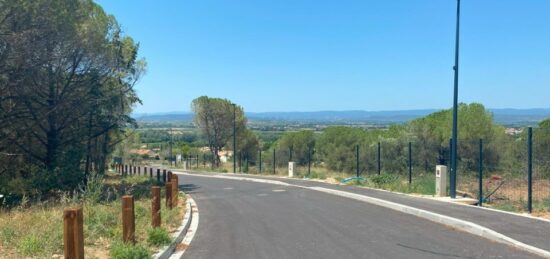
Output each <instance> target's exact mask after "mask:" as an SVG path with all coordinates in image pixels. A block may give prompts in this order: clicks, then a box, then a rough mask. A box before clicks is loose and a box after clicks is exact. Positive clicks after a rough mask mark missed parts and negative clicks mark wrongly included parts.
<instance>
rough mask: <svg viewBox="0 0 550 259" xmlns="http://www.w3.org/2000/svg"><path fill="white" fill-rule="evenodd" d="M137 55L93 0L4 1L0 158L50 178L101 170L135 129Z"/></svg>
mask: <svg viewBox="0 0 550 259" xmlns="http://www.w3.org/2000/svg"><path fill="white" fill-rule="evenodd" d="M137 52H138V44H136V43H135V42H134V41H133V40H132V38H130V37H128V36H124V35H123V34H122V32H121V29H120V26H119V25H118V23H117V22H116V19H115V18H114V17H113V16H110V15H108V14H106V13H105V12H104V11H103V9H102V8H101V7H100V6H99V5H97V4H95V3H94V2H93V1H91V0H59V1H48V0H36V1H25V0H13V1H0V152H1V153H9V154H13V155H14V157H19V158H20V159H19V160H20V161H19V162H18V163H23V162H25V164H30V165H33V167H34V168H35V169H33V170H36V168H38V169H39V170H38V171H40V170H42V171H44V172H48V173H49V174H52V173H55V174H67V173H68V172H72V173H73V174H77V175H79V176H80V178H82V177H83V176H84V175H85V174H86V173H87V172H89V171H90V169H91V168H92V165H93V168H94V169H96V170H97V171H102V170H103V169H104V165H105V161H106V159H107V157H108V154H109V153H110V152H111V151H112V150H113V145H114V144H115V143H117V142H118V141H119V139H120V138H121V137H123V136H124V128H126V127H127V126H128V125H132V124H133V123H134V122H133V120H132V119H131V118H130V117H129V113H130V112H131V108H132V106H133V105H134V104H136V103H138V102H140V100H139V98H138V97H137V95H136V93H135V91H134V89H133V87H134V85H135V83H136V82H137V81H138V79H139V78H140V77H141V75H142V74H143V72H144V69H145V61H143V60H139V59H138V55H137ZM5 157H6V156H2V155H0V167H2V169H5V168H6V167H5V166H4V165H6V164H8V165H10V164H11V163H3V162H2V161H3V160H4V159H6V158H5ZM82 165H83V166H82ZM2 169H0V173H1V172H2ZM29 170H30V169H29ZM8 171H9V170H8ZM80 172H83V173H80ZM62 176H63V175H58V177H55V178H57V179H60V180H59V181H60V182H58V185H60V184H63V183H62V182H61V181H64V179H68V177H62ZM12 177H16V176H15V175H12ZM76 183H78V181H76V182H73V183H70V184H68V186H69V187H71V186H73V187H74V184H76ZM0 191H1V190H0Z"/></svg>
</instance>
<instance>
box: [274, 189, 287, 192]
mask: <svg viewBox="0 0 550 259" xmlns="http://www.w3.org/2000/svg"><path fill="white" fill-rule="evenodd" d="M273 192H286V190H283V189H275V190H273Z"/></svg>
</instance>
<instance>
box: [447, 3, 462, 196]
mask: <svg viewBox="0 0 550 259" xmlns="http://www.w3.org/2000/svg"><path fill="white" fill-rule="evenodd" d="M459 39H460V0H457V2H456V42H455V65H454V67H453V70H454V72H455V75H454V95H453V132H452V145H451V175H450V176H451V177H450V179H449V180H450V181H449V195H450V196H451V198H453V199H454V198H456V175H457V166H456V160H457V138H458V50H459V43H460V41H459Z"/></svg>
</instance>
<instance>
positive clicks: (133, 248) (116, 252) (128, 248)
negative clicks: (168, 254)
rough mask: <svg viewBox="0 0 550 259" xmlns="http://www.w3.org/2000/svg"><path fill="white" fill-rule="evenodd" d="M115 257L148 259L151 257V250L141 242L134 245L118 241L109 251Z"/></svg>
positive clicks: (116, 258)
mask: <svg viewBox="0 0 550 259" xmlns="http://www.w3.org/2000/svg"><path fill="white" fill-rule="evenodd" d="M109 254H110V255H111V258H113V259H147V258H151V255H150V254H149V251H148V250H147V249H146V248H145V247H143V246H141V245H140V244H136V245H132V244H125V243H122V242H116V243H114V244H112V245H111V249H110V251H109Z"/></svg>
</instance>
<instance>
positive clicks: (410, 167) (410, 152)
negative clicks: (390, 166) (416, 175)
mask: <svg viewBox="0 0 550 259" xmlns="http://www.w3.org/2000/svg"><path fill="white" fill-rule="evenodd" d="M411 184H412V142H409V185H411Z"/></svg>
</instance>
